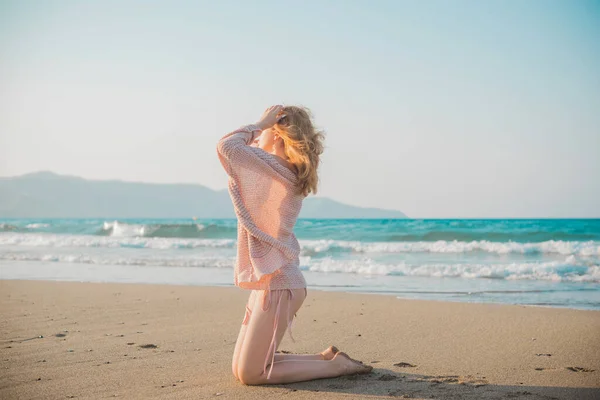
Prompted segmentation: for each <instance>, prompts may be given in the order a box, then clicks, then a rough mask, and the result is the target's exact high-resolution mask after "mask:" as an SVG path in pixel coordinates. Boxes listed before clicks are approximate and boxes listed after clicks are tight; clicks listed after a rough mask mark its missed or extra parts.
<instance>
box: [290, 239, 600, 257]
mask: <svg viewBox="0 0 600 400" xmlns="http://www.w3.org/2000/svg"><path fill="white" fill-rule="evenodd" d="M300 243H301V245H302V251H303V254H304V255H308V256H319V255H330V254H335V253H344V252H350V253H469V252H484V253H493V254H510V253H516V254H543V253H547V254H553V253H554V254H561V255H571V254H574V255H581V256H597V255H600V242H597V241H587V242H565V241H560V240H559V241H555V240H550V241H547V242H541V243H516V242H506V243H500V242H489V241H485V240H484V241H472V242H459V241H456V240H454V241H444V240H440V241H437V242H404V243H388V242H374V243H370V242H356V241H340V240H304V241H301V242H300Z"/></svg>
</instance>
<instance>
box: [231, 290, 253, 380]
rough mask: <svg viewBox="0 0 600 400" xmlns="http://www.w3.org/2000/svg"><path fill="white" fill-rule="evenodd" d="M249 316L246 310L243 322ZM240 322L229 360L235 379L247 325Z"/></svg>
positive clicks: (248, 303)
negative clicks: (231, 356)
mask: <svg viewBox="0 0 600 400" xmlns="http://www.w3.org/2000/svg"><path fill="white" fill-rule="evenodd" d="M254 294H255V292H254V290H253V291H251V292H250V296H248V302H247V305H250V304H251V301H252V296H254ZM248 317H249V315H248V310H246V314H245V315H244V322H246V319H247V318H248ZM244 322H242V327H241V328H240V333H239V334H238V338H237V341H236V342H235V350H234V351H233V359H232V361H231V370H232V372H233V376H235V379H238V380H239V379H240V378H239V376H238V360H239V358H240V349H241V348H242V344H243V343H244V338H245V337H246V330H247V329H248V325H247V324H245V323H244Z"/></svg>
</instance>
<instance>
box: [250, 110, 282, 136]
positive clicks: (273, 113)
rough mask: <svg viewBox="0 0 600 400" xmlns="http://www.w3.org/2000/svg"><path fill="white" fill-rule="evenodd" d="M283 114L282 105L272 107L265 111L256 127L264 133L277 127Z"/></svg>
mask: <svg viewBox="0 0 600 400" xmlns="http://www.w3.org/2000/svg"><path fill="white" fill-rule="evenodd" d="M282 112H283V106H281V105H276V106H271V107H269V108H267V109H266V110H265V112H264V113H263V115H262V117H260V120H259V121H258V122H257V123H256V125H257V126H258V127H259V128H260V129H262V130H263V131H264V130H265V129H269V128H270V127H272V126H273V125H275V124H276V123H277V120H278V119H279V115H280V114H281V113H282Z"/></svg>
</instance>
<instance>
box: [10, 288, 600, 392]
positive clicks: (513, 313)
mask: <svg viewBox="0 0 600 400" xmlns="http://www.w3.org/2000/svg"><path fill="white" fill-rule="evenodd" d="M247 295H248V292H246V291H243V290H241V289H237V288H215V287H197V286H169V285H142V284H114V283H79V282H50V281H18V280H1V281H0V296H1V299H2V300H1V303H0V313H1V315H2V318H1V321H0V324H1V325H0V348H1V356H2V357H1V359H2V362H1V364H0V368H1V370H2V373H1V374H0V398H2V399H67V398H80V399H84V398H85V399H89V398H114V397H118V398H124V399H205V398H206V399H208V398H210V399H212V398H224V399H261V400H262V399H280V398H293V399H322V398H334V399H335V398H339V399H349V398H350V399H369V398H373V399H382V398H413V399H432V398H436V399H505V398H511V399H520V398H523V399H530V400H537V399H598V398H600V311H585V310H570V309H556V308H544V307H530V306H511V305H494V304H467V303H451V302H436V301H424V300H399V299H396V298H395V297H393V296H383V295H366V294H363V295H360V294H347V293H334V292H320V291H314V290H309V294H308V297H307V299H306V301H305V303H304V306H303V307H302V308H301V310H300V312H299V313H298V318H297V320H296V321H295V323H294V337H295V339H296V342H295V343H293V342H291V340H290V339H289V336H287V335H286V337H285V339H284V341H283V343H282V345H281V346H280V350H283V351H290V352H294V353H316V352H319V351H321V350H323V349H325V348H326V347H327V346H329V345H331V344H334V345H336V346H338V347H339V348H340V349H341V350H343V351H345V352H347V353H348V354H349V355H350V356H352V357H354V358H358V359H361V360H363V361H364V362H366V363H369V364H371V365H372V366H373V367H374V370H373V373H371V374H370V375H366V376H354V377H341V378H335V379H323V380H318V381H312V382H305V383H296V384H289V385H279V386H263V387H257V386H254V387H249V386H244V385H242V384H240V383H239V382H237V381H236V380H235V378H234V377H233V375H232V373H231V367H230V363H231V356H232V353H233V348H234V344H235V340H236V338H237V333H238V330H239V327H240V323H241V321H242V318H243V316H244V305H245V302H246V299H247Z"/></svg>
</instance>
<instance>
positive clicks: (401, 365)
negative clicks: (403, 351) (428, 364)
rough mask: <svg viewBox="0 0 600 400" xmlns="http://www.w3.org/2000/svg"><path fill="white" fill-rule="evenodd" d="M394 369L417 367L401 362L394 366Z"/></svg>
mask: <svg viewBox="0 0 600 400" xmlns="http://www.w3.org/2000/svg"><path fill="white" fill-rule="evenodd" d="M394 367H400V368H414V367H416V365H413V364H410V363H407V362H399V363H396V364H394Z"/></svg>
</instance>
